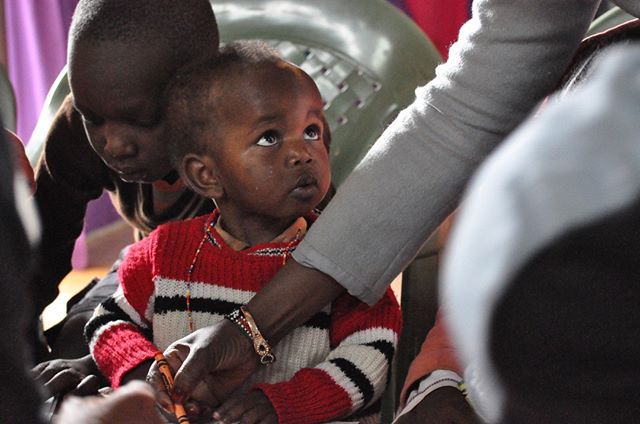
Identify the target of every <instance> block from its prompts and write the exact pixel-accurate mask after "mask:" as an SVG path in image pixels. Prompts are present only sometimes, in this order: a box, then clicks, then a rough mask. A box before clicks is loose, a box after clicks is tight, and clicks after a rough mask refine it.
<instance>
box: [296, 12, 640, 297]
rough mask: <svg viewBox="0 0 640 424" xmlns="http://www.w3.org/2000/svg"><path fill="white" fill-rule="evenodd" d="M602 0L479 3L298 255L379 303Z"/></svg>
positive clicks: (541, 90)
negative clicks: (445, 58)
mask: <svg viewBox="0 0 640 424" xmlns="http://www.w3.org/2000/svg"><path fill="white" fill-rule="evenodd" d="M599 3H600V1H598V0H536V1H531V0H477V1H474V2H473V16H472V18H471V19H470V20H469V22H467V23H466V24H465V25H464V26H463V27H462V29H461V31H460V36H459V39H458V42H456V43H455V44H454V45H453V46H452V47H451V49H450V51H449V60H448V61H447V63H446V64H443V65H441V66H439V67H438V69H437V70H436V77H435V78H434V79H433V80H432V81H431V82H430V83H429V84H428V85H426V86H425V87H422V88H419V89H418V90H417V91H416V100H415V101H414V102H413V104H411V105H410V106H409V107H408V108H407V109H405V110H404V111H402V112H401V113H400V115H399V116H398V117H397V118H396V119H395V120H394V122H393V123H392V124H391V125H390V126H389V127H388V128H387V129H386V130H385V132H384V133H383V134H382V136H381V137H380V138H379V139H378V141H377V142H376V143H375V145H374V146H373V147H372V148H371V150H370V151H369V153H368V154H367V156H366V157H365V158H364V159H363V161H362V162H361V163H360V164H359V165H358V166H357V167H356V169H355V170H354V172H353V173H352V174H351V175H350V176H349V177H348V178H347V180H346V181H345V182H344V183H343V184H342V185H341V187H340V189H339V190H338V192H337V194H336V196H335V197H334V198H333V199H332V200H331V203H330V204H329V205H328V206H327V208H326V209H325V210H324V211H323V213H322V215H321V216H320V218H318V220H317V221H316V222H315V223H314V225H313V227H312V228H311V229H310V231H309V233H308V234H307V235H306V236H305V238H304V240H303V241H302V243H301V244H300V246H299V247H298V248H297V249H296V251H295V252H294V253H293V257H294V258H295V259H296V261H298V262H299V263H301V264H303V265H305V266H307V267H310V268H315V269H318V270H320V271H322V272H324V273H326V274H328V275H330V276H332V277H333V278H334V279H335V280H336V281H338V282H339V283H340V284H342V285H343V286H344V287H346V288H347V289H348V291H349V292H350V293H351V294H352V295H354V296H357V297H358V298H360V299H361V300H363V301H365V302H367V303H369V304H373V303H375V302H376V301H377V299H379V298H380V296H382V294H383V293H384V290H385V289H386V287H387V286H388V285H389V284H390V283H391V281H392V280H393V278H394V277H395V276H396V275H398V273H399V272H400V271H402V269H403V268H404V267H406V266H407V265H408V264H409V263H410V261H411V260H412V259H413V257H414V256H415V255H416V253H417V252H418V251H419V249H420V247H421V246H422V245H423V244H424V242H425V240H426V239H427V237H428V236H429V235H430V234H431V233H432V232H433V231H434V230H435V228H436V227H437V225H438V224H439V223H440V222H442V220H443V219H444V218H445V217H446V216H447V215H448V214H449V213H450V212H451V211H452V210H453V209H454V208H455V206H456V205H457V203H458V201H459V199H460V195H461V193H462V190H463V188H464V187H465V185H466V182H467V181H468V179H469V177H470V176H471V175H472V173H473V171H474V170H475V169H476V167H477V166H478V164H479V163H480V162H481V161H482V160H483V159H484V158H485V157H486V156H487V155H488V154H489V153H490V152H491V151H492V150H493V148H494V147H495V146H496V145H498V143H499V142H500V141H502V140H503V139H504V137H505V136H506V135H507V134H508V133H509V132H510V131H512V130H513V129H514V128H515V126H516V125H518V124H519V123H520V122H522V120H523V119H524V118H525V117H526V116H527V114H528V113H529V112H530V111H531V110H532V109H533V108H534V107H535V105H536V104H537V103H538V102H539V101H540V100H541V99H542V98H543V97H544V96H545V95H547V94H548V93H549V91H550V90H552V89H553V87H554V86H555V85H556V84H557V82H558V80H559V79H560V77H561V76H562V74H563V72H564V70H565V68H566V67H567V65H568V64H569V61H570V60H571V57H572V55H573V53H574V52H575V50H576V48H577V46H578V44H579V42H580V40H581V39H582V37H583V35H584V33H585V32H586V30H587V28H588V26H589V24H590V22H591V20H592V18H593V15H594V13H595V9H596V8H597V6H598V4H599ZM636 3H637V2H636ZM380 205H386V206H385V207H383V208H380ZM374 228H375V231H373V230H372V229H374ZM371 252H375V256H376V260H374V261H372V260H371Z"/></svg>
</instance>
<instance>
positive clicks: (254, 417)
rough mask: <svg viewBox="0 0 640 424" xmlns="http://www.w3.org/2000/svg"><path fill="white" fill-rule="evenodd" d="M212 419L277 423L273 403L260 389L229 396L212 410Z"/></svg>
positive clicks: (249, 423)
mask: <svg viewBox="0 0 640 424" xmlns="http://www.w3.org/2000/svg"><path fill="white" fill-rule="evenodd" d="M213 419H214V420H216V421H217V423H219V424H233V423H235V422H242V423H246V424H253V423H260V424H278V415H277V414H276V411H275V409H273V405H272V404H271V402H270V401H269V398H268V397H267V396H265V394H264V393H263V392H262V391H260V390H252V391H251V392H249V393H238V394H235V395H233V396H231V397H230V398H229V399H227V400H226V401H224V402H223V403H222V405H220V406H219V407H218V408H217V409H216V410H215V411H214V412H213Z"/></svg>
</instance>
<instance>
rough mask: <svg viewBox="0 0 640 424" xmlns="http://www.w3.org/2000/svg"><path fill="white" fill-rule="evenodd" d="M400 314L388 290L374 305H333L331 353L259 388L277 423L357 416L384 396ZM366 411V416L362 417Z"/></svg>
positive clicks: (344, 301) (346, 301)
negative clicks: (283, 379)
mask: <svg viewBox="0 0 640 424" xmlns="http://www.w3.org/2000/svg"><path fill="white" fill-rule="evenodd" d="M401 325H402V314H401V312H400V307H399V306H398V302H397V301H396V299H395V297H394V295H393V293H392V292H391V290H390V289H389V290H388V291H387V292H386V294H385V296H384V297H383V298H382V299H381V300H380V301H379V302H378V303H377V304H375V305H374V306H372V307H369V306H368V305H366V304H364V303H362V302H360V301H358V300H357V299H355V298H354V297H352V296H350V295H343V296H341V297H340V298H338V299H337V300H336V301H335V302H334V303H333V305H332V311H331V335H330V337H331V349H332V350H331V352H330V353H329V355H328V356H327V358H326V359H325V361H324V362H321V363H319V364H318V365H316V366H315V367H313V368H303V369H301V370H300V371H298V372H297V373H296V374H294V376H293V377H292V378H291V379H290V380H288V381H283V382H280V383H274V384H258V385H257V386H256V387H257V388H259V389H260V390H262V391H263V392H264V393H265V394H266V396H267V397H268V398H269V400H270V401H271V403H272V404H273V406H274V408H275V410H276V412H277V414H278V422H279V423H280V424H286V423H301V422H304V423H316V422H325V421H331V420H335V419H339V418H343V417H347V416H350V415H354V414H358V413H360V412H362V411H363V410H366V409H367V407H369V406H371V405H374V404H375V403H376V401H378V400H379V399H380V397H381V395H382V393H383V392H384V389H385V386H386V384H387V381H388V374H389V369H390V364H391V361H392V359H393V355H394V353H395V350H396V346H397V342H398V336H399V332H400V328H401ZM367 412H368V411H365V414H366V413H367Z"/></svg>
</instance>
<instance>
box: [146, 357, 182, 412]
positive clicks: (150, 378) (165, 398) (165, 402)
mask: <svg viewBox="0 0 640 424" xmlns="http://www.w3.org/2000/svg"><path fill="white" fill-rule="evenodd" d="M146 381H147V383H148V384H149V385H150V386H151V387H152V389H153V390H154V391H155V399H156V403H158V405H160V406H161V407H162V409H164V410H165V411H166V412H168V413H169V414H174V413H175V410H174V408H173V400H172V399H171V396H170V393H169V392H168V391H167V388H166V385H165V383H164V380H163V377H162V373H161V372H160V370H159V368H158V364H157V363H155V362H154V363H153V364H152V365H151V367H150V368H149V372H148V373H147V378H146Z"/></svg>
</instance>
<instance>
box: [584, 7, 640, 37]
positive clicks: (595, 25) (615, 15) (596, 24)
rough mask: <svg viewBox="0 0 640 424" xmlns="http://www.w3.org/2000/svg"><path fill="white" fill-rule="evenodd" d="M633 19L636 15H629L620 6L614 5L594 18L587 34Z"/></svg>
mask: <svg viewBox="0 0 640 424" xmlns="http://www.w3.org/2000/svg"><path fill="white" fill-rule="evenodd" d="M632 19H635V18H634V16H631V15H629V14H628V13H627V12H625V11H624V10H622V9H620V8H619V7H618V6H615V7H612V8H611V9H610V10H607V11H606V12H605V13H603V14H602V15H600V16H598V17H597V18H596V19H594V20H593V22H592V23H591V26H590V27H589V31H587V34H586V36H590V35H593V34H597V33H599V32H602V31H606V30H608V29H611V28H613V27H614V26H617V25H620V24H623V23H625V22H628V21H630V20H632Z"/></svg>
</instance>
